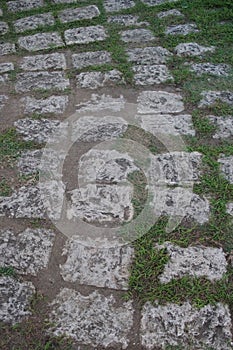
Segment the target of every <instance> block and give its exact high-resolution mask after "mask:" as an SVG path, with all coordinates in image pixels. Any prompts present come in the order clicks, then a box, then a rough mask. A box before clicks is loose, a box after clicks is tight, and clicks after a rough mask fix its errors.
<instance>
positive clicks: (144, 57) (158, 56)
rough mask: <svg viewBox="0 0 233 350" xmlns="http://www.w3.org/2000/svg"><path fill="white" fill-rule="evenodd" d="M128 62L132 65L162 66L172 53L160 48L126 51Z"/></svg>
mask: <svg viewBox="0 0 233 350" xmlns="http://www.w3.org/2000/svg"><path fill="white" fill-rule="evenodd" d="M126 53H127V56H128V61H129V62H133V63H134V64H138V65H143V64H150V65H153V64H163V63H166V61H167V60H168V58H169V57H170V56H172V53H171V52H169V51H168V50H167V49H164V48H163V47H161V46H157V47H153V46H152V47H144V48H135V49H129V50H127V51H126Z"/></svg>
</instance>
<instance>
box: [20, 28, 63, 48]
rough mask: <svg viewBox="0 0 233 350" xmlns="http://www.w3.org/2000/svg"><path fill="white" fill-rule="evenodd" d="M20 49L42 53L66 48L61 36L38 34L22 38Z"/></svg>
mask: <svg viewBox="0 0 233 350" xmlns="http://www.w3.org/2000/svg"><path fill="white" fill-rule="evenodd" d="M18 44H19V47H20V48H21V49H25V50H27V51H40V50H46V49H51V48H56V47H62V46H64V43H63V41H62V38H61V36H60V34H58V33H56V32H53V33H37V34H34V35H28V36H24V37H20V38H19V40H18Z"/></svg>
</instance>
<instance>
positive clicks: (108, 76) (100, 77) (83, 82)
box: [77, 69, 124, 89]
mask: <svg viewBox="0 0 233 350" xmlns="http://www.w3.org/2000/svg"><path fill="white" fill-rule="evenodd" d="M120 83H121V84H123V83H124V78H123V74H122V73H121V72H120V71H118V70H117V69H113V70H110V71H107V72H104V73H102V72H83V73H80V74H78V75H77V87H79V88H85V89H97V88H100V87H103V86H109V85H111V86H114V85H117V84H120Z"/></svg>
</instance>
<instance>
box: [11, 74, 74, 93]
mask: <svg viewBox="0 0 233 350" xmlns="http://www.w3.org/2000/svg"><path fill="white" fill-rule="evenodd" d="M69 85H70V83H69V79H66V78H65V75H64V74H63V73H62V72H46V71H40V72H28V73H20V74H18V75H17V82H16V84H15V90H16V92H29V91H32V90H34V91H35V90H40V89H42V90H60V91H64V90H65V89H66V88H68V87H69Z"/></svg>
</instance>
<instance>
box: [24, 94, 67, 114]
mask: <svg viewBox="0 0 233 350" xmlns="http://www.w3.org/2000/svg"><path fill="white" fill-rule="evenodd" d="M20 101H21V102H22V104H23V106H24V114H34V113H38V114H48V113H53V114H62V113H63V112H64V111H65V109H66V107H67V105H68V102H69V97H68V96H50V97H48V98H45V99H39V100H37V99H36V98H34V97H29V96H27V97H23V98H22V99H21V100H20Z"/></svg>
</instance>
